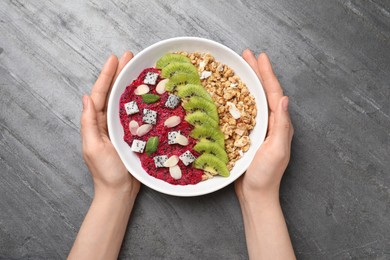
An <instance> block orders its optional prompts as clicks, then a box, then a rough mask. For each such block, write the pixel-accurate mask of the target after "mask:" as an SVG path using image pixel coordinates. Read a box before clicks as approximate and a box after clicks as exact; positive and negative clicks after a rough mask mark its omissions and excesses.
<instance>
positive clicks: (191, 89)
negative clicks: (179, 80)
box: [177, 84, 213, 101]
mask: <svg viewBox="0 0 390 260" xmlns="http://www.w3.org/2000/svg"><path fill="white" fill-rule="evenodd" d="M177 95H178V96H179V97H181V98H189V97H192V96H198V97H202V98H204V99H207V100H210V101H213V99H212V98H211V96H210V94H209V92H207V90H206V89H205V88H204V87H203V86H202V85H196V84H187V85H181V86H178V87H177Z"/></svg>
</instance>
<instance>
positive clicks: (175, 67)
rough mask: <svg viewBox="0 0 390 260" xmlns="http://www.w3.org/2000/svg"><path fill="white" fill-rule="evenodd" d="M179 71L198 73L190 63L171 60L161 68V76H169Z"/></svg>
mask: <svg viewBox="0 0 390 260" xmlns="http://www.w3.org/2000/svg"><path fill="white" fill-rule="evenodd" d="M179 71H180V72H185V73H194V74H197V75H198V70H197V69H196V68H195V66H194V65H192V64H191V63H180V62H172V63H169V64H168V65H167V66H165V67H164V68H163V69H162V70H161V77H163V78H171V77H172V76H173V75H174V74H175V73H177V72H179ZM198 77H199V76H198Z"/></svg>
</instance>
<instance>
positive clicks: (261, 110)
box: [107, 37, 268, 197]
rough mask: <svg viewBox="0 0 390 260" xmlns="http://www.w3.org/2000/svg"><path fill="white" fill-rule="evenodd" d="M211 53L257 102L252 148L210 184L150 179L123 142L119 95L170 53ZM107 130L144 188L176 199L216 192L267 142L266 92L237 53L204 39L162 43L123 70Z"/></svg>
mask: <svg viewBox="0 0 390 260" xmlns="http://www.w3.org/2000/svg"><path fill="white" fill-rule="evenodd" d="M175 51H187V52H196V51H197V52H208V53H210V54H211V55H213V56H214V57H215V59H216V60H217V61H220V62H222V63H223V64H226V65H228V66H229V67H231V68H232V69H233V70H234V71H235V73H236V74H237V75H238V76H239V77H240V78H241V79H242V80H243V82H245V83H246V85H247V86H248V88H249V90H250V92H251V93H252V95H253V96H254V97H255V99H256V104H257V111H258V112H257V116H256V126H255V128H254V129H253V130H252V132H251V134H250V138H251V142H252V144H251V146H250V148H249V150H248V151H247V152H246V153H244V156H243V158H241V159H240V160H238V161H237V162H236V164H235V166H234V168H233V169H232V171H231V172H230V176H229V177H220V176H216V177H214V178H212V179H209V180H207V181H203V182H200V183H198V184H195V185H185V186H180V185H172V184H169V183H167V182H165V181H162V180H159V179H157V178H154V177H152V176H150V175H149V174H148V173H147V172H146V171H145V170H144V169H143V168H142V166H141V162H140V160H139V158H138V156H137V155H136V154H135V153H134V152H132V151H131V149H130V146H129V145H128V144H127V143H126V142H125V141H124V140H123V135H124V132H123V128H122V125H121V122H120V118H119V100H120V96H121V94H122V93H123V91H124V90H125V88H126V86H128V85H129V84H130V83H131V82H132V81H133V80H134V79H135V78H137V77H138V75H139V74H140V73H141V71H142V70H143V69H145V68H148V67H153V66H154V65H155V63H156V61H157V60H158V59H159V58H160V57H161V56H163V55H164V54H165V53H167V52H175ZM107 121H108V131H109V134H110V138H111V141H112V143H113V144H114V146H115V148H116V150H117V151H118V153H119V156H120V157H121V159H122V161H123V163H124V164H125V166H126V168H127V169H128V171H129V172H130V173H131V174H132V175H133V176H134V177H135V178H136V179H138V180H139V181H140V182H141V183H143V184H144V185H146V186H148V187H150V188H152V189H154V190H156V191H159V192H162V193H165V194H170V195H174V196H183V197H187V196H198V195H203V194H207V193H211V192H214V191H217V190H219V189H221V188H223V187H225V186H227V185H229V184H230V183H232V182H233V181H234V180H236V179H237V178H238V177H240V175H242V174H243V173H244V172H245V170H246V169H247V168H248V166H249V164H250V163H251V161H252V160H253V157H254V155H255V153H256V151H257V149H258V148H259V147H260V145H261V143H262V142H263V141H264V138H265V135H266V131H267V124H268V106H267V100H266V96H265V93H264V90H263V88H262V86H261V83H260V81H259V79H258V78H257V76H256V74H255V73H254V71H253V70H252V69H251V67H250V66H249V65H248V64H247V63H246V62H245V60H244V59H242V58H241V56H239V55H238V54H237V53H235V52H234V51H232V50H231V49H229V48H228V47H226V46H224V45H222V44H220V43H217V42H214V41H211V40H207V39H203V38H197V37H178V38H172V39H167V40H163V41H160V42H158V43H155V44H153V45H152V46H149V47H148V48H146V49H144V50H143V51H141V52H140V53H138V54H137V55H135V57H134V58H133V59H132V60H131V61H130V62H129V63H128V64H127V65H126V66H125V67H124V69H123V70H122V72H121V73H120V74H119V76H118V78H117V80H116V81H115V83H114V85H113V88H112V91H111V95H110V98H109V101H108V112H107Z"/></svg>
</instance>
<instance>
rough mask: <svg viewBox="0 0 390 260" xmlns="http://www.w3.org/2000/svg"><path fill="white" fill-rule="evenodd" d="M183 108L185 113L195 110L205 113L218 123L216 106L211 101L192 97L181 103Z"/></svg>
mask: <svg viewBox="0 0 390 260" xmlns="http://www.w3.org/2000/svg"><path fill="white" fill-rule="evenodd" d="M183 107H184V109H185V110H186V111H191V112H194V111H196V110H201V111H203V112H205V113H206V114H207V115H208V116H209V117H211V118H212V119H214V120H215V121H217V122H219V117H218V110H217V106H216V105H215V103H214V102H213V101H209V100H207V99H204V98H201V97H197V96H193V97H191V98H190V99H188V100H187V101H185V102H183Z"/></svg>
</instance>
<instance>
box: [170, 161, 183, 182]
mask: <svg viewBox="0 0 390 260" xmlns="http://www.w3.org/2000/svg"><path fill="white" fill-rule="evenodd" d="M169 174H170V175H171V177H172V178H174V179H175V180H178V179H180V178H181V169H180V167H179V166H178V165H175V166H172V167H169Z"/></svg>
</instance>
